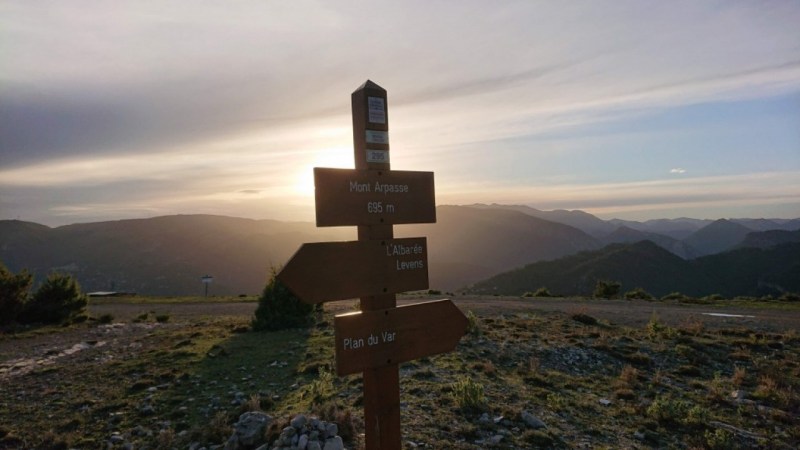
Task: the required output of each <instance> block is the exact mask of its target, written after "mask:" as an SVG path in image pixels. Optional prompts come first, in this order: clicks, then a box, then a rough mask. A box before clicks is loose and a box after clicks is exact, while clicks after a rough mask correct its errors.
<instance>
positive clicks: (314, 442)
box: [306, 441, 322, 450]
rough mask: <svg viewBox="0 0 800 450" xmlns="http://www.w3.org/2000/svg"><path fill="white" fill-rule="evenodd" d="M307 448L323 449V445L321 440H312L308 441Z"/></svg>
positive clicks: (311, 449)
mask: <svg viewBox="0 0 800 450" xmlns="http://www.w3.org/2000/svg"><path fill="white" fill-rule="evenodd" d="M306 450H322V447H320V446H319V442H317V441H311V442H309V443H308V446H307V447H306Z"/></svg>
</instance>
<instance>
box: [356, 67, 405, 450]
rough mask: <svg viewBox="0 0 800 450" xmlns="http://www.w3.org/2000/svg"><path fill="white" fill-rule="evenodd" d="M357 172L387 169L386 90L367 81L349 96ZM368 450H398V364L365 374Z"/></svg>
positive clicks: (379, 298) (377, 228)
mask: <svg viewBox="0 0 800 450" xmlns="http://www.w3.org/2000/svg"><path fill="white" fill-rule="evenodd" d="M350 99H351V103H352V110H353V156H354V159H355V168H356V169H376V170H390V158H389V112H388V111H389V110H388V103H387V99H386V90H385V89H383V88H382V87H380V86H378V85H377V84H375V83H373V82H372V81H370V80H367V82H366V83H364V84H363V85H362V86H361V87H359V88H358V89H356V91H355V92H353V94H352V95H351V96H350ZM393 237H394V231H393V229H392V225H391V224H383V225H359V226H358V240H359V241H362V240H381V239H392V238H393ZM360 300H361V310H362V311H375V310H380V309H386V308H394V307H395V306H397V298H396V296H395V294H394V293H388V294H381V295H374V296H368V297H361V299H360ZM364 425H365V428H366V433H365V441H366V442H365V446H366V449H367V450H400V444H401V442H400V374H399V370H398V366H397V364H392V365H389V366H386V367H381V368H377V369H368V370H365V371H364Z"/></svg>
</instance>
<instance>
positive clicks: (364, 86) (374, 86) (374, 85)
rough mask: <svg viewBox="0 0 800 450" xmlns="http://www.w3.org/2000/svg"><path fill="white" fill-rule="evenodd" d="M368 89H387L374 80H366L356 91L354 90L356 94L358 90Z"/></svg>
mask: <svg viewBox="0 0 800 450" xmlns="http://www.w3.org/2000/svg"><path fill="white" fill-rule="evenodd" d="M366 89H369V90H376V91H381V92H384V93H385V92H386V89H384V88H382V87H380V86H378V85H377V83H375V82H374V81H372V80H367V81H365V82H364V84H362V85H361V86H359V87H358V89H356V90H355V92H353V93H354V94H355V93H356V92H358V91H363V90H366Z"/></svg>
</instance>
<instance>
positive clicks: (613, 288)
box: [593, 280, 622, 299]
mask: <svg viewBox="0 0 800 450" xmlns="http://www.w3.org/2000/svg"><path fill="white" fill-rule="evenodd" d="M621 287H622V284H620V283H619V282H617V281H607V280H597V283H596V284H595V285H594V294H593V295H594V297H595V298H608V299H611V298H614V297H616V296H617V295H618V294H619V290H620V288H621Z"/></svg>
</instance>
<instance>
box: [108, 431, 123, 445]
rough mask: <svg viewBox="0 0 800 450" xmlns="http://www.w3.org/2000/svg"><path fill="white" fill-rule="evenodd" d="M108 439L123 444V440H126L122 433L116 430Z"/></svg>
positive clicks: (113, 442)
mask: <svg viewBox="0 0 800 450" xmlns="http://www.w3.org/2000/svg"><path fill="white" fill-rule="evenodd" d="M108 441H109V442H111V443H112V444H122V443H123V442H125V438H124V437H122V435H121V434H119V433H118V432H114V433H112V434H111V437H110V438H109V439H108Z"/></svg>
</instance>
